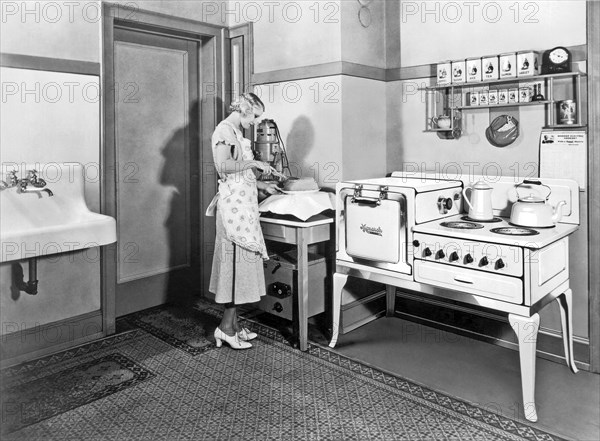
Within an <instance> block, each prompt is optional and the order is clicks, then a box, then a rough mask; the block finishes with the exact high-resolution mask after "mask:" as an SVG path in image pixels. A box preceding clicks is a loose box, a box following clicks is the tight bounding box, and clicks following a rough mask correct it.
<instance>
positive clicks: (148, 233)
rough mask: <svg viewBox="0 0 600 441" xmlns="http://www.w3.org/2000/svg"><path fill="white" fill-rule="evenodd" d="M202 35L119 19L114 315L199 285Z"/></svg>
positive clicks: (181, 295)
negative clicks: (159, 31) (127, 25)
mask: <svg viewBox="0 0 600 441" xmlns="http://www.w3.org/2000/svg"><path fill="white" fill-rule="evenodd" d="M199 44H200V43H199V42H198V41H194V40H192V39H185V38H174V37H170V36H165V35H156V34H151V33H146V32H143V31H137V30H131V29H123V28H118V29H115V33H114V79H115V85H114V89H115V102H114V108H115V111H114V139H115V159H116V164H115V165H114V166H115V167H116V184H115V186H114V189H115V192H114V193H115V194H114V195H109V196H108V197H114V198H115V205H116V219H117V233H118V247H117V256H116V258H117V265H116V279H117V280H116V281H117V285H116V290H115V296H116V299H115V309H116V310H115V312H116V316H121V315H124V314H128V313H131V312H135V311H138V310H141V309H145V308H149V307H152V306H155V305H160V304H163V303H168V302H172V303H179V304H181V303H186V304H187V303H189V301H190V300H191V299H193V297H194V296H198V295H200V290H201V288H200V285H201V284H200V277H201V270H200V264H201V262H200V252H199V250H200V248H201V247H200V210H201V207H200V191H201V190H200V183H201V180H200V173H201V167H200V160H199V158H200V144H201V143H200V137H199V127H201V124H200V119H201V115H200V114H199V110H198V109H199V101H198V100H199V91H198V84H199V80H198V79H199V75H200V70H199V68H200V66H199V57H198V49H199V48H198V45H199Z"/></svg>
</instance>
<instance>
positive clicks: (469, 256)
mask: <svg viewBox="0 0 600 441" xmlns="http://www.w3.org/2000/svg"><path fill="white" fill-rule="evenodd" d="M465 263H473V256H471V255H470V254H467V255H466V256H465Z"/></svg>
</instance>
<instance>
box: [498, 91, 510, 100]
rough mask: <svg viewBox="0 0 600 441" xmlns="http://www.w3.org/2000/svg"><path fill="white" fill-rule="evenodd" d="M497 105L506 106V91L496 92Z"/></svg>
mask: <svg viewBox="0 0 600 441" xmlns="http://www.w3.org/2000/svg"><path fill="white" fill-rule="evenodd" d="M498 104H508V89H500V90H498Z"/></svg>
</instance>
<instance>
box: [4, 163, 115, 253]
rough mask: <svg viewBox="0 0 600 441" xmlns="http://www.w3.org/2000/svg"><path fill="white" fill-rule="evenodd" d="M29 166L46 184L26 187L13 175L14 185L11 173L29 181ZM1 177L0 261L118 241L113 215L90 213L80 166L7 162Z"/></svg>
mask: <svg viewBox="0 0 600 441" xmlns="http://www.w3.org/2000/svg"><path fill="white" fill-rule="evenodd" d="M28 170H37V176H38V177H39V179H40V180H42V179H43V181H45V183H46V185H45V186H41V184H40V183H41V181H37V183H38V186H37V187H36V186H35V185H32V184H31V183H28V185H27V186H26V188H22V187H21V185H20V184H16V185H15V181H14V178H13V180H12V183H11V177H12V176H16V177H17V178H18V179H20V180H27V176H28V175H29V176H31V174H28ZM12 171H14V172H15V173H14V174H11V172H12ZM0 179H1V180H2V182H0V186H1V187H2V190H1V191H0V244H1V253H0V254H1V255H0V262H9V261H14V260H23V259H30V258H32V257H38V256H45V255H50V254H59V253H64V252H69V251H75V250H81V249H85V248H92V247H98V246H102V245H107V244H109V243H113V242H116V240H117V232H116V222H115V219H113V218H112V217H110V216H105V215H102V214H98V213H94V212H92V211H90V209H89V208H88V206H87V204H86V202H85V199H84V169H83V166H82V165H81V164H78V163H71V162H69V163H48V164H35V165H32V164H27V165H26V164H22V165H17V164H14V165H12V164H10V163H9V164H7V163H3V164H2V170H1V172H0ZM48 190H50V191H48Z"/></svg>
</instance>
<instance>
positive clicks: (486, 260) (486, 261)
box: [479, 256, 490, 266]
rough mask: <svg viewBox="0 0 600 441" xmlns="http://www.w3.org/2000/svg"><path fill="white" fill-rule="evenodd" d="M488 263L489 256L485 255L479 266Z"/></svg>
mask: <svg viewBox="0 0 600 441" xmlns="http://www.w3.org/2000/svg"><path fill="white" fill-rule="evenodd" d="M488 263H490V261H489V260H488V258H487V257H486V256H483V257H482V258H481V260H480V261H479V266H486V265H487V264H488Z"/></svg>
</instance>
